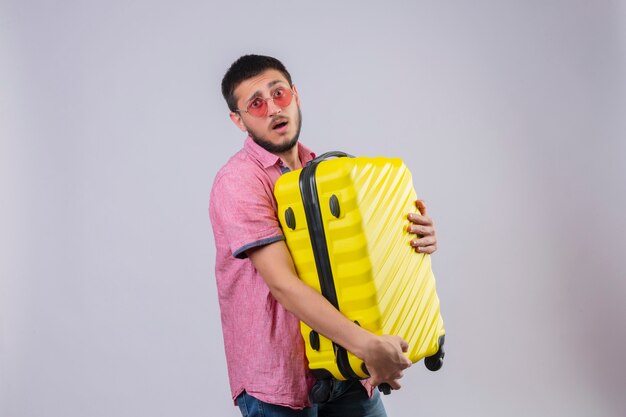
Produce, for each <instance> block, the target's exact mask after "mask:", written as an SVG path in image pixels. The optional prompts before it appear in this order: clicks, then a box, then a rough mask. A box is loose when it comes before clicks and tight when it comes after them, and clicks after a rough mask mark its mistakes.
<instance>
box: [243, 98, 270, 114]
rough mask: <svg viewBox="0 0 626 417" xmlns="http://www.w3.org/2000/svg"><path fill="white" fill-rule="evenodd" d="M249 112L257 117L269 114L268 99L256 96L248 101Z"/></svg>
mask: <svg viewBox="0 0 626 417" xmlns="http://www.w3.org/2000/svg"><path fill="white" fill-rule="evenodd" d="M248 113H250V114H251V115H252V116H255V117H263V116H265V115H266V114H267V101H265V100H263V99H262V98H259V97H257V98H255V99H254V100H252V101H251V102H250V103H248Z"/></svg>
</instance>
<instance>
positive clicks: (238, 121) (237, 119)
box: [230, 111, 248, 132]
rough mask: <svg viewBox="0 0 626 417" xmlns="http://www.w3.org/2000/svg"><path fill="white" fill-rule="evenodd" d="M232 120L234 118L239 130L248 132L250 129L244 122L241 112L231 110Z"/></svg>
mask: <svg viewBox="0 0 626 417" xmlns="http://www.w3.org/2000/svg"><path fill="white" fill-rule="evenodd" d="M230 120H232V121H233V123H234V124H235V126H237V127H238V128H239V130H241V131H242V132H247V131H248V129H247V128H246V126H245V125H244V124H243V120H241V115H240V114H239V113H237V112H234V111H231V112H230Z"/></svg>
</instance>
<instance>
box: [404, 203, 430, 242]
mask: <svg viewBox="0 0 626 417" xmlns="http://www.w3.org/2000/svg"><path fill="white" fill-rule="evenodd" d="M415 206H416V207H417V210H418V211H419V213H410V214H409V215H408V219H409V220H410V221H411V222H412V223H413V224H411V225H409V227H408V231H409V233H415V234H416V235H417V239H413V240H411V246H413V247H414V248H415V251H416V252H420V253H433V252H434V251H436V250H437V235H436V234H435V226H434V225H433V220H432V219H431V218H430V216H429V215H428V213H427V212H426V204H425V203H424V202H423V201H422V200H416V201H415Z"/></svg>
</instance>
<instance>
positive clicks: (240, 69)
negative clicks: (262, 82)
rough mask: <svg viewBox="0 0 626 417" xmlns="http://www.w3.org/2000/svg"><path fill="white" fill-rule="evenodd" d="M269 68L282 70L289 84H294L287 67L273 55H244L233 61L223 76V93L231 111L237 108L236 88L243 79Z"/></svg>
mask: <svg viewBox="0 0 626 417" xmlns="http://www.w3.org/2000/svg"><path fill="white" fill-rule="evenodd" d="M269 69H274V70H277V71H280V72H281V73H282V74H283V75H284V76H285V78H286V79H287V81H289V86H291V85H292V83H291V75H289V71H287V68H285V66H284V65H283V63H282V62H280V61H279V60H277V59H276V58H272V57H271V56H264V55H244V56H242V57H240V58H239V59H237V60H236V61H235V62H233V64H232V65H231V66H230V68H229V69H228V71H226V74H224V78H222V95H223V96H224V99H225V100H226V104H227V105H228V108H229V109H230V111H233V112H234V111H236V110H237V99H236V98H235V88H237V86H238V85H239V84H241V83H242V82H243V81H245V80H247V79H249V78H252V77H255V76H257V75H259V74H261V73H262V72H264V71H267V70H269Z"/></svg>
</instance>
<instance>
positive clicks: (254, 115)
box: [235, 86, 296, 118]
mask: <svg viewBox="0 0 626 417" xmlns="http://www.w3.org/2000/svg"><path fill="white" fill-rule="evenodd" d="M278 90H284V91H285V92H286V91H289V94H291V98H290V100H289V103H288V104H286V105H285V106H281V105H279V104H277V103H276V102H275V101H274V100H275V97H268V98H263V97H254V98H253V99H251V100H250V101H248V106H247V108H250V103H252V102H253V101H254V100H256V99H261V100H263V101H264V102H265V111H264V112H263V114H260V115H258V116H257V115H256V114H254V113H251V112H250V110H247V109H246V110H242V109H237V110H235V112H236V113H248V114H249V115H250V116H252V117H258V118H261V117H265V116H267V112H268V109H269V106H268V104H267V102H268V101H269V100H272V101H273V102H274V104H276V105H277V106H278V107H280V108H281V109H284V108H285V107H288V106H289V105H290V104H291V102H292V101H293V97H294V96H295V94H296V93H295V92H294V91H293V90H292V89H291V88H286V87H282V86H281V87H279V88H276V89H275V90H274V91H273V92H276V91H278Z"/></svg>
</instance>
